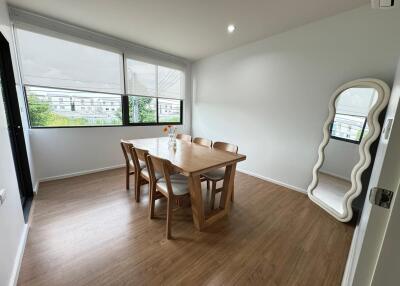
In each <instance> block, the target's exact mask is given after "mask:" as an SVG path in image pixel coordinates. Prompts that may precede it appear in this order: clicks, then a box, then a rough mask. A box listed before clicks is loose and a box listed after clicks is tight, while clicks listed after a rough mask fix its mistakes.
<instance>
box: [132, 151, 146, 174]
mask: <svg viewBox="0 0 400 286" xmlns="http://www.w3.org/2000/svg"><path fill="white" fill-rule="evenodd" d="M130 152H131V156H132V159H133V164H134V165H135V169H136V170H140V163H139V161H142V162H145V163H146V167H147V168H148V162H147V157H148V156H149V151H147V150H144V149H140V148H136V147H133V146H132V148H131V149H130Z"/></svg>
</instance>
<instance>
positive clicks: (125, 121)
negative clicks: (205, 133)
mask: <svg viewBox="0 0 400 286" xmlns="http://www.w3.org/2000/svg"><path fill="white" fill-rule="evenodd" d="M30 86H31V87H38V88H53V89H57V90H73V91H80V92H87V93H102V94H110V95H119V96H120V97H121V107H122V111H121V112H122V123H121V124H120V125H85V126H81V125H75V126H74V125H71V126H32V124H31V118H30V117H31V116H30V110H29V103H28V95H27V92H26V87H30ZM23 93H24V100H25V108H26V110H27V117H28V122H29V128H30V129H52V128H100V127H132V126H164V125H183V99H176V98H165V97H156V96H147V97H150V98H155V99H156V122H145V123H131V122H129V96H139V97H144V96H143V95H134V94H120V93H107V92H100V91H98V92H97V91H90V90H80V89H71V88H60V87H51V86H39V85H31V84H24V85H23ZM159 98H162V99H170V100H176V101H179V102H180V114H179V115H180V117H179V122H159V116H158V114H159V104H158V99H159Z"/></svg>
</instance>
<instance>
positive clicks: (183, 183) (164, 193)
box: [148, 155, 190, 239]
mask: <svg viewBox="0 0 400 286" xmlns="http://www.w3.org/2000/svg"><path fill="white" fill-rule="evenodd" d="M148 158H149V160H148V164H149V171H150V180H151V182H152V183H151V184H152V188H151V189H150V191H151V195H150V206H149V207H150V211H149V214H150V218H154V212H155V210H154V208H155V201H156V200H157V199H158V198H161V197H165V198H167V229H166V236H167V239H170V238H171V237H172V235H171V222H172V215H173V212H172V211H173V210H172V207H173V204H174V202H175V201H176V202H178V205H182V204H183V202H184V201H185V200H188V198H190V195H189V185H188V178H187V177H185V176H183V175H181V174H177V173H174V167H173V165H172V164H171V162H170V161H168V160H165V159H162V158H159V157H156V156H153V155H149V157H148ZM157 172H158V173H161V174H162V175H163V177H162V178H160V179H157Z"/></svg>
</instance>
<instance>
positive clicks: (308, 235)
mask: <svg viewBox="0 0 400 286" xmlns="http://www.w3.org/2000/svg"><path fill="white" fill-rule="evenodd" d="M124 184H125V180H124V172H123V170H122V169H118V170H112V171H106V172H101V173H96V174H91V175H85V176H81V177H75V178H70V179H63V180H58V181H53V182H47V183H42V184H41V185H40V190H39V194H38V196H37V197H36V201H35V206H34V211H33V218H32V226H31V229H30V232H29V237H28V242H27V246H26V250H25V254H24V258H23V262H22V267H21V272H20V276H19V281H18V285H29V286H35V285H41V286H46V285H55V286H61V285H73V286H79V285H96V286H98V285H307V286H310V285H318V286H321V285H340V282H341V277H342V274H343V271H344V266H345V262H346V258H347V253H348V250H349V247H350V242H351V238H352V235H353V226H351V225H349V224H343V223H340V222H337V221H335V220H334V219H332V218H331V217H330V216H329V215H328V214H326V213H325V212H323V211H322V210H321V209H320V208H318V207H317V206H316V205H314V204H313V203H312V202H311V201H310V200H308V199H307V196H306V195H304V194H301V193H298V192H295V191H291V190H288V189H286V188H283V187H280V186H277V185H274V184H272V183H268V182H265V181H262V180H260V179H257V178H254V177H250V176H247V175H244V174H241V173H238V174H237V178H236V181H235V203H234V205H233V207H232V210H231V213H230V216H229V217H228V218H226V219H223V220H222V221H219V222H218V223H216V224H215V225H212V226H211V227H209V228H208V229H206V231H205V232H198V231H196V230H195V229H194V226H193V222H192V217H191V209H190V208H186V209H178V210H176V211H175V216H174V220H173V222H172V233H173V236H174V239H173V240H171V241H167V240H165V239H164V235H165V220H164V218H165V211H166V204H165V202H163V201H161V202H159V203H157V205H156V210H157V212H156V213H157V214H158V215H159V216H160V218H159V219H156V220H149V219H148V217H147V191H146V192H144V193H143V194H142V201H141V203H139V204H137V203H135V202H134V195H133V192H132V191H131V192H126V191H125V189H124Z"/></svg>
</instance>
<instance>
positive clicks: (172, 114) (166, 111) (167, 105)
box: [158, 98, 181, 123]
mask: <svg viewBox="0 0 400 286" xmlns="http://www.w3.org/2000/svg"><path fill="white" fill-rule="evenodd" d="M158 121H159V122H163V123H167V122H168V123H173V122H180V121H181V101H180V100H176V99H164V98H159V99H158Z"/></svg>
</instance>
